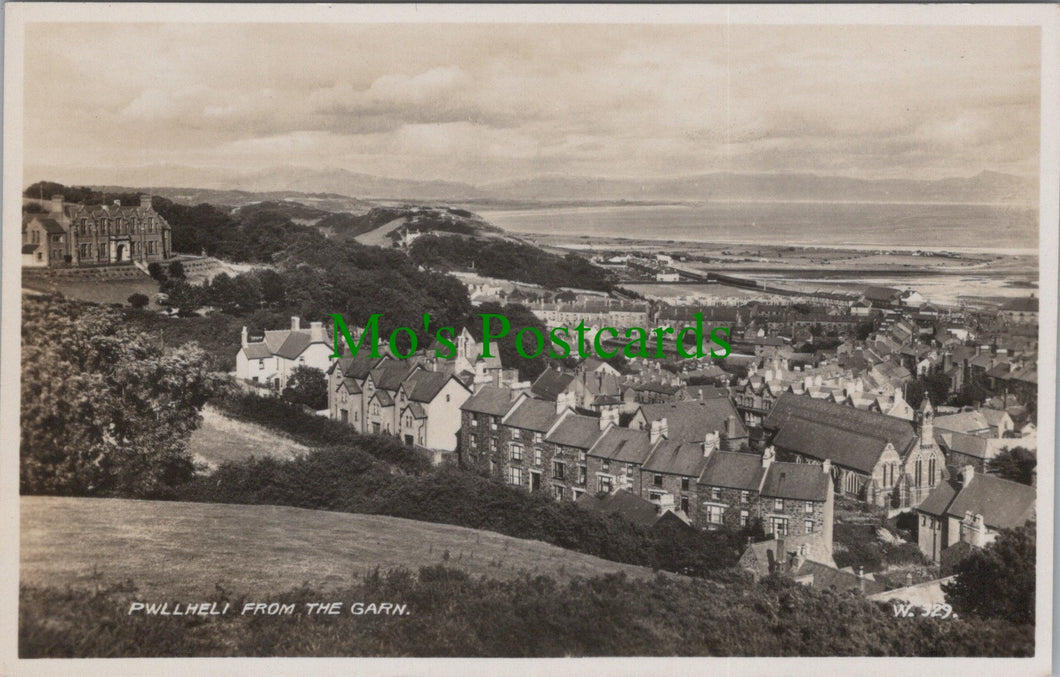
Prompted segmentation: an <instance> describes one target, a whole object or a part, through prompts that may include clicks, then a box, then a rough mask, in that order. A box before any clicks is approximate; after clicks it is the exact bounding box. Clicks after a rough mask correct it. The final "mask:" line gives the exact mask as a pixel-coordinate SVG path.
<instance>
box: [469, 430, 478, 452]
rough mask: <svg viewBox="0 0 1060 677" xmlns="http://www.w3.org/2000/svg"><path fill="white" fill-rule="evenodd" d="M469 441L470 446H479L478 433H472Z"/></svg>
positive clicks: (473, 447)
mask: <svg viewBox="0 0 1060 677" xmlns="http://www.w3.org/2000/svg"><path fill="white" fill-rule="evenodd" d="M467 442H468V446H470V447H471V448H472V449H475V448H477V447H478V435H475V434H474V433H472V434H471V435H468V438H467Z"/></svg>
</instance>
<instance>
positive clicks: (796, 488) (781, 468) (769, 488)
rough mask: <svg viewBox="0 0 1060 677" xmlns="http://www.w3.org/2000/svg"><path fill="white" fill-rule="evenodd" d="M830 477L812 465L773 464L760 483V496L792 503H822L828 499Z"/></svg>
mask: <svg viewBox="0 0 1060 677" xmlns="http://www.w3.org/2000/svg"><path fill="white" fill-rule="evenodd" d="M831 481H832V478H831V476H830V475H829V474H828V473H826V472H824V469H823V468H822V467H821V466H819V465H814V464H812V463H778V462H773V463H771V464H770V466H769V470H768V472H766V477H765V481H764V482H763V483H762V495H763V496H768V497H770V498H786V499H790V500H793V501H817V502H823V501H825V500H827V498H828V484H829V482H831Z"/></svg>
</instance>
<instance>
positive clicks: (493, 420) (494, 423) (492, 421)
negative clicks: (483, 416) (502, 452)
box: [490, 416, 497, 430]
mask: <svg viewBox="0 0 1060 677" xmlns="http://www.w3.org/2000/svg"><path fill="white" fill-rule="evenodd" d="M496 429H497V417H496V416H490V430H496Z"/></svg>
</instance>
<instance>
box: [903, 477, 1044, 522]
mask: <svg viewBox="0 0 1060 677" xmlns="http://www.w3.org/2000/svg"><path fill="white" fill-rule="evenodd" d="M1036 496H1037V492H1036V490H1035V489H1034V487H1029V486H1027V485H1026V484H1020V483H1019V482H1012V481H1009V480H1005V479H1001V478H1000V477H994V476H993V475H984V474H982V473H975V475H973V476H972V480H971V481H970V482H969V483H968V485H967V486H964V485H963V484H962V483H961V481H960V475H957V474H955V476H954V477H952V478H950V479H948V480H946V481H945V482H943V483H941V484H940V485H939V486H937V487H935V490H934V491H932V492H931V494H930V495H928V497H927V498H926V499H924V502H923V503H921V504H920V506H919V507H918V508H917V510H919V511H920V512H923V513H926V514H928V515H933V516H935V517H942V516H944V515H948V516H951V517H956V518H958V519H962V518H963V517H964V514H965V512H971V513H973V514H977V515H982V516H983V522H984V523H986V525H987V526H988V527H990V528H992V529H1011V528H1014V527H1018V526H1020V525H1022V524H1024V523H1025V522H1027V520H1029V519H1031V518H1032V517H1033V515H1034V509H1035V507H1034V505H1035V499H1036Z"/></svg>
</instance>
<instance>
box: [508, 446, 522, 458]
mask: <svg viewBox="0 0 1060 677" xmlns="http://www.w3.org/2000/svg"><path fill="white" fill-rule="evenodd" d="M509 449H511V452H512V460H513V461H521V460H523V448H522V447H521V446H520V445H518V444H512V445H510V446H509Z"/></svg>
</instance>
